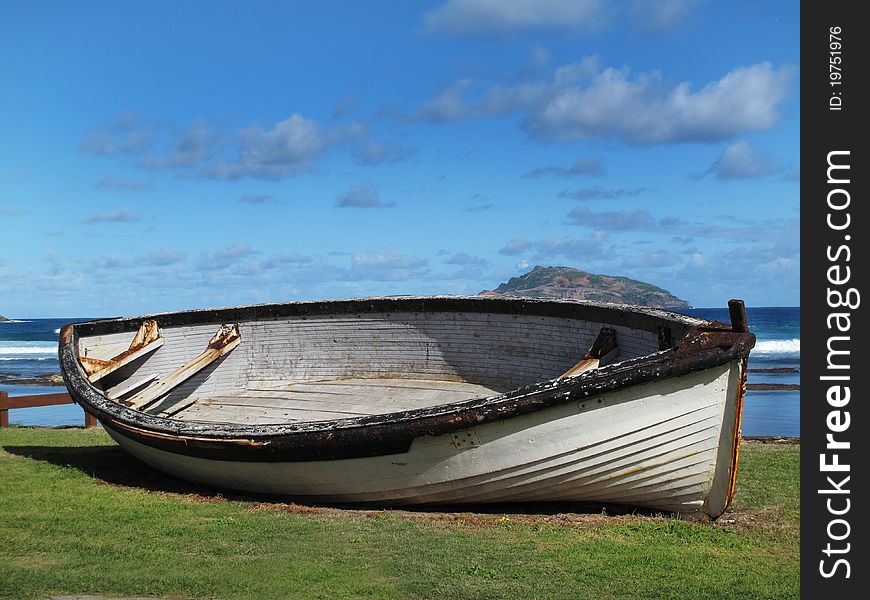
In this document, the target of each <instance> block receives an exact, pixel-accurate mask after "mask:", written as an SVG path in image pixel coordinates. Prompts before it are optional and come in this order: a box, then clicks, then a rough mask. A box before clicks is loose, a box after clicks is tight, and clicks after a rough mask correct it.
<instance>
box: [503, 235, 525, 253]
mask: <svg viewBox="0 0 870 600" xmlns="http://www.w3.org/2000/svg"><path fill="white" fill-rule="evenodd" d="M529 247H530V244H529V240H527V239H526V238H513V239H512V240H508V243H507V244H505V245H504V247H503V248H502V249H501V250H499V251H498V253H499V254H506V255H508V256H516V255H518V254H523V253H524V252H525V251H526V250H528V249H529Z"/></svg>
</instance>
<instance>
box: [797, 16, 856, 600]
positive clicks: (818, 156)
mask: <svg viewBox="0 0 870 600" xmlns="http://www.w3.org/2000/svg"><path fill="white" fill-rule="evenodd" d="M863 7H864V5H863V3H860V2H845V1H827V2H824V1H821V0H815V1H812V2H804V3H803V4H802V6H801V76H800V77H801V83H800V87H801V338H802V342H803V343H802V344H801V594H802V596H803V597H805V598H837V599H841V598H842V599H846V598H859V597H861V598H866V597H867V594H868V593H870V591H868V590H870V563H868V560H867V556H868V555H867V546H868V545H870V532H868V531H867V513H868V510H870V505H868V504H870V499H868V494H867V492H866V490H868V488H870V473H868V470H867V467H866V465H867V455H868V445H870V444H868V441H870V422H868V419H870V416H868V412H870V411H868V401H870V395H868V382H870V363H868V362H867V356H868V353H867V352H866V351H865V350H864V348H865V346H866V345H867V344H868V343H870V337H868V330H867V322H868V318H867V313H868V311H870V289H868V287H867V286H866V284H865V282H866V280H867V277H866V273H867V271H868V269H870V263H868V260H870V257H868V254H867V250H866V248H867V239H866V238H867V237H868V236H870V211H868V210H867V204H868V202H870V198H868V196H867V180H868V179H870V161H868V156H867V147H868V141H867V136H868V135H870V127H868V125H867V123H868V120H870V119H868V112H870V98H868V96H867V93H866V89H867V85H866V82H867V79H868V78H870V49H868V44H867V38H868V37H870V28H868V24H867V22H866V20H865V19H862V18H861V16H860V15H859V13H860V12H863V11H862V10H861V9H862V8H863ZM822 594H824V596H823V595H822Z"/></svg>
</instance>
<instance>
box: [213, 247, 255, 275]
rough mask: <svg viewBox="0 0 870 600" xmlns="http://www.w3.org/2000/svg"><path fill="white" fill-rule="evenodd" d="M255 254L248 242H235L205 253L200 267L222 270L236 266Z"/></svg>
mask: <svg viewBox="0 0 870 600" xmlns="http://www.w3.org/2000/svg"><path fill="white" fill-rule="evenodd" d="M254 254H255V252H254V249H253V248H251V247H250V246H249V245H247V244H233V245H232V246H227V247H225V248H221V249H220V250H217V251H215V252H211V253H207V254H203V255H202V257H200V260H199V267H200V268H201V269H205V270H207V271H220V270H223V269H227V268H229V267H232V266H235V265H237V264H238V263H240V262H241V261H243V260H244V259H246V258H250V257H252V256H253V255H254Z"/></svg>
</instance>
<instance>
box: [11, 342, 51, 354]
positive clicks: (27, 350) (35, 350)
mask: <svg viewBox="0 0 870 600" xmlns="http://www.w3.org/2000/svg"><path fill="white" fill-rule="evenodd" d="M7 343H9V342H5V343H4V342H0V355H7V356H8V355H10V354H28V355H30V354H57V344H46V343H45V342H36V343H31V344H32V345H26V346H6V345H5V344H7ZM12 343H16V344H28V342H12Z"/></svg>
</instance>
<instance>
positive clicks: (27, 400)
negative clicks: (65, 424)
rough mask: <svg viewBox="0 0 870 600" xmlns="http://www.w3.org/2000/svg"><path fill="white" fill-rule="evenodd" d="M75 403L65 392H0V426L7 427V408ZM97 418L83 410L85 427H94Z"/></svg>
mask: <svg viewBox="0 0 870 600" xmlns="http://www.w3.org/2000/svg"><path fill="white" fill-rule="evenodd" d="M60 404H75V403H74V402H73V399H72V398H71V397H70V395H69V394H67V393H66V392H63V393H60V394H35V395H33V396H15V397H13V398H10V397H9V392H0V427H9V409H11V408H34V407H37V406H57V405H60ZM96 425H97V420H96V419H95V418H94V416H93V415H91V414H90V413H88V412H85V427H96Z"/></svg>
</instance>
